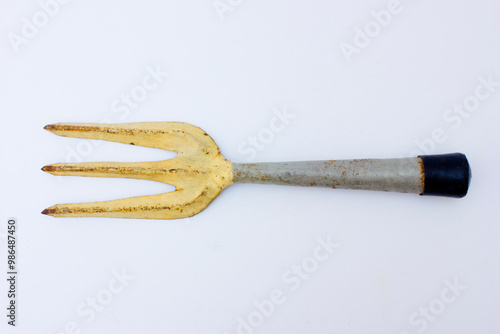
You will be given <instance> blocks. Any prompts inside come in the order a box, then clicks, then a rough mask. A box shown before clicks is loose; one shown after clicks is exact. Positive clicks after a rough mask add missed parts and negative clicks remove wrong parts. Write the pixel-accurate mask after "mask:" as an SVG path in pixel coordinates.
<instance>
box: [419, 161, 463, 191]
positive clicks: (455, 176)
mask: <svg viewBox="0 0 500 334" xmlns="http://www.w3.org/2000/svg"><path fill="white" fill-rule="evenodd" d="M420 158H421V159H422V162H423V165H424V174H425V181H424V192H423V193H422V194H421V195H423V196H427V195H428V196H446V197H457V198H461V197H464V196H465V195H467V191H468V190H469V184H470V180H471V177H472V173H471V170H470V165H469V162H468V161H467V157H466V156H465V155H464V154H462V153H452V154H442V155H421V156H420Z"/></svg>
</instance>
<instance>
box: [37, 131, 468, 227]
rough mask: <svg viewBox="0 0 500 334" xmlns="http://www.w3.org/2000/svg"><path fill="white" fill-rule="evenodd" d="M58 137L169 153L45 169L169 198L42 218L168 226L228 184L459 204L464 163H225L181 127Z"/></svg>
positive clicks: (72, 209)
mask: <svg viewBox="0 0 500 334" xmlns="http://www.w3.org/2000/svg"><path fill="white" fill-rule="evenodd" d="M44 129H45V130H48V131H50V132H52V133H54V134H56V135H59V136H64V137H76V138H88V139H101V140H108V141H113V142H119V143H124V144H130V145H140V146H146V147H154V148H160V149H164V150H169V151H175V152H177V156H176V157H175V158H172V159H169V160H164V161H152V162H132V163H117V162H87V163H58V164H52V165H47V166H45V167H43V168H42V170H43V171H45V172H48V173H51V174H54V175H76V176H97V177H124V178H134V179H145V180H152V181H158V182H163V183H168V184H172V185H174V186H175V191H173V192H167V193H163V194H159V195H150V196H140V197H131V198H124V199H118V200H112V201H104V202H90V203H75V204H57V205H54V206H51V207H50V208H47V209H45V210H44V211H43V212H42V213H43V214H46V215H51V216H55V217H116V218H148V219H176V218H185V217H190V216H193V215H195V214H197V213H199V212H201V211H203V210H204V209H205V208H206V207H207V206H208V205H209V204H210V202H212V200H213V199H214V198H215V197H217V195H219V193H220V192H221V191H222V190H223V189H224V188H226V187H227V186H229V185H231V184H233V183H261V184H281V185H298V186H317V187H330V188H338V189H364V190H379V191H393V192H401V193H415V194H420V195H438V196H447V197H464V196H465V195H466V194H467V190H468V187H469V183H470V178H471V172H470V167H469V163H468V161H467V158H466V157H465V155H463V154H460V153H455V154H446V155H424V156H419V157H416V158H400V159H362V160H328V161H304V162H282V163H242V164H240V163H232V162H231V161H229V160H227V159H226V158H224V157H223V156H222V154H221V153H220V151H219V148H218V146H217V145H216V144H215V142H214V141H213V139H212V138H211V137H210V136H209V135H208V134H207V133H206V132H205V131H203V130H202V129H200V128H198V127H196V126H194V125H190V124H187V123H176V122H161V123H160V122H159V123H126V124H89V123H58V124H51V125H47V126H45V128H44Z"/></svg>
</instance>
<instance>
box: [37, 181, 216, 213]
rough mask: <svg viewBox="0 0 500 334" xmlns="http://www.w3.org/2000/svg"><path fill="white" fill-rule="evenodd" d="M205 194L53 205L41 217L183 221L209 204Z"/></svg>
mask: <svg viewBox="0 0 500 334" xmlns="http://www.w3.org/2000/svg"><path fill="white" fill-rule="evenodd" d="M208 191H209V190H208V188H204V189H202V190H201V191H199V192H197V193H193V192H189V191H186V190H177V191H173V192H168V193H164V194H159V195H148V196H139V197H130V198H124V199H118V200H112V201H104V202H89V203H71V204H56V205H54V206H51V207H49V208H47V209H45V210H43V211H42V213H43V214H45V215H49V216H53V217H110V218H145V219H177V218H186V217H191V216H194V215H195V214H197V213H199V212H201V211H202V210H203V209H205V208H206V207H207V205H208V204H210V202H211V201H212V198H211V197H209V196H206V194H207V192H208Z"/></svg>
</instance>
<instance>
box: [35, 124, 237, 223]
mask: <svg viewBox="0 0 500 334" xmlns="http://www.w3.org/2000/svg"><path fill="white" fill-rule="evenodd" d="M45 129H46V130H48V131H50V132H52V133H54V134H56V135H59V136H65V137H77V138H88V139H101V140H108V141H114V142H120V143H124V144H130V145H140V146H147V147H154V148H160V149H165V150H169V151H175V152H177V156H176V157H175V158H173V159H169V160H164V161H152V162H132V163H117V162H88V163H58V164H52V165H47V166H45V167H43V168H42V170H43V171H45V172H48V173H51V174H53V175H76V176H95V177H123V178H135V179H144V180H151V181H158V182H163V183H168V184H172V185H174V186H175V188H176V190H175V191H173V192H168V193H164V194H159V195H150V196H140V197H131V198H125V199H118V200H112V201H104V202H90V203H72V204H58V205H54V206H52V207H50V208H47V209H45V210H44V211H43V212H42V213H44V214H47V215H51V216H55V217H117V218H151V219H175V218H185V217H189V216H193V215H195V214H197V213H199V212H200V211H202V210H203V209H205V208H206V207H207V205H208V204H210V202H211V201H212V200H213V199H214V198H215V197H216V196H217V195H218V194H219V193H220V192H221V191H222V189H224V188H225V187H227V186H228V185H230V184H231V183H232V168H231V162H230V161H228V160H226V159H225V158H224V157H223V156H222V155H221V154H220V151H219V148H218V147H217V145H216V144H215V142H214V141H213V139H212V138H211V137H210V136H209V135H208V134H207V133H206V132H204V131H203V130H201V129H200V128H198V127H196V126H193V125H190V124H187V123H174V122H166V123H128V124H82V123H79V124H76V123H75V124H72V123H66V124H53V125H47V126H46V127H45Z"/></svg>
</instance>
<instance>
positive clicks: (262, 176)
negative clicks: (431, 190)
mask: <svg viewBox="0 0 500 334" xmlns="http://www.w3.org/2000/svg"><path fill="white" fill-rule="evenodd" d="M233 174H234V175H233V180H234V182H235V183H236V182H239V183H262V184H281V185H295V186H306V187H308V186H310V187H313V186H314V187H329V188H337V189H364V190H379V191H393V192H400V193H415V194H422V193H423V192H424V170H423V164H422V159H421V158H404V159H361V160H327V161H297V162H279V163H276V162H274V163H254V164H252V163H250V164H238V163H233Z"/></svg>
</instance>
